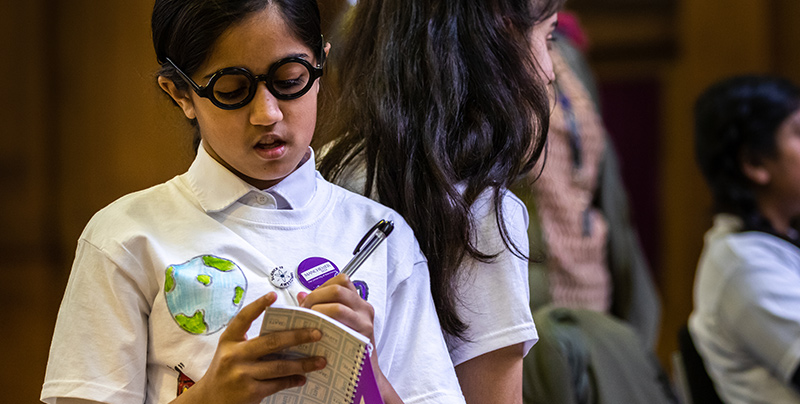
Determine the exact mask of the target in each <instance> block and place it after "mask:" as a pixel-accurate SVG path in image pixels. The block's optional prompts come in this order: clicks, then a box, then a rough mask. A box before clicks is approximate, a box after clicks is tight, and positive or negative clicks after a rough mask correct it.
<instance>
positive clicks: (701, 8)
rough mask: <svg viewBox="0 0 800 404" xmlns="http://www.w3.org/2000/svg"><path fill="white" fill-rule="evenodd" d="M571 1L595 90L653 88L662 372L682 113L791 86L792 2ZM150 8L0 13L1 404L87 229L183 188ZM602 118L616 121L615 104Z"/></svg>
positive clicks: (22, 374)
mask: <svg viewBox="0 0 800 404" xmlns="http://www.w3.org/2000/svg"><path fill="white" fill-rule="evenodd" d="M570 1H571V2H572V3H570V2H568V5H570V4H574V6H575V8H576V10H577V11H579V13H580V16H581V18H582V19H583V21H584V22H585V24H586V28H587V31H589V35H590V38H592V40H593V48H592V51H591V52H592V53H591V61H592V62H593V64H594V66H595V67H596V72H597V75H598V80H599V82H600V84H601V86H606V87H605V88H626V89H631V88H636V86H635V85H634V86H632V87H625V86H623V87H613V86H615V85H620V84H626V83H633V84H637V83H642V82H646V83H651V84H652V83H655V88H657V89H658V91H657V92H655V93H654V94H655V97H657V99H655V100H652V99H651V100H650V101H651V102H652V105H653V106H654V107H653V108H654V109H655V112H656V116H655V118H654V119H652V120H651V121H650V127H654V128H655V129H654V130H653V133H640V134H639V136H642V137H647V136H651V137H652V139H650V141H649V143H648V144H651V145H652V147H653V149H652V150H654V151H655V152H654V153H655V156H656V159H655V163H654V164H655V168H654V169H653V173H654V174H653V178H651V179H650V181H651V183H652V184H655V186H654V187H653V189H655V191H652V192H651V191H647V193H649V194H652V193H653V192H655V193H657V195H656V197H654V198H652V200H654V201H655V202H653V203H651V204H650V205H645V206H634V209H636V211H637V212H639V213H640V214H643V215H647V216H649V217H651V218H654V221H653V223H655V225H653V226H650V227H649V228H647V229H642V232H643V233H647V234H650V235H651V236H652V239H653V240H656V242H657V244H656V247H655V249H656V250H657V254H656V255H657V256H658V257H659V258H658V260H657V262H654V267H656V268H657V271H658V273H657V276H658V280H659V283H660V288H661V293H662V297H663V300H664V324H663V332H662V340H661V344H660V347H659V353H660V354H661V357H662V359H666V358H667V357H668V353H669V352H670V351H671V350H673V349H674V345H675V344H674V343H673V341H674V338H673V336H674V332H675V331H676V329H677V327H678V326H679V325H680V324H682V323H683V322H685V320H686V317H687V316H688V313H689V311H690V310H691V281H692V278H693V274H694V266H695V263H696V260H697V257H698V254H699V251H700V248H701V237H702V233H703V232H704V231H705V229H706V228H707V226H708V224H709V223H710V221H709V218H708V216H707V212H708V207H709V201H708V195H707V192H706V190H705V187H704V185H703V183H702V181H701V179H700V176H699V174H698V172H697V170H696V168H695V166H694V161H693V157H692V154H691V116H690V113H689V111H690V109H689V108H690V106H691V103H692V101H693V98H694V97H696V95H697V94H698V93H699V92H700V91H701V90H702V89H703V88H704V87H705V86H706V85H708V84H710V83H711V82H712V81H714V80H716V79H718V78H721V77H723V76H725V75H728V74H732V73H737V72H744V71H762V72H776V73H781V74H785V75H787V76H789V77H791V78H793V79H795V80H800V43H799V42H798V41H800V27H798V25H797V24H796V21H798V19H800V3H798V2H796V0H703V1H696V0H682V1H667V0H649V1H646V0H638V1H637V0H604V1H603V2H598V1H597V0H583V1H581V0H574V1H573V0H570ZM596 3H603V4H604V5H606V3H607V4H609V5H615V4H616V5H617V6H616V7H599V6H598V5H594V6H592V4H596ZM151 7H152V1H145V2H135V1H134V2H98V1H89V0H72V1H69V2H66V1H55V0H28V1H24V2H11V1H8V2H4V3H3V5H2V6H0V54H2V55H3V57H2V58H0V94H2V95H3V97H2V101H0V102H2V108H0V122H2V125H3V130H2V136H0V168H1V169H0V189H2V190H3V195H4V198H1V199H0V204H1V205H0V223H2V225H0V229H2V232H0V252H2V254H3V255H4V257H6V258H5V259H3V260H2V263H0V271H1V272H0V274H2V276H3V278H4V280H5V282H2V283H1V284H2V286H1V287H2V289H1V290H0V299H2V300H0V302H2V304H3V305H4V306H5V307H6V308H10V310H7V312H10V313H11V315H10V316H7V317H6V318H9V319H10V323H6V326H4V327H3V328H4V332H3V333H2V336H1V337H0V361H2V363H3V366H2V370H0V391H3V392H4V399H5V401H7V402H15V403H33V402H36V401H37V398H38V394H39V390H40V388H41V383H42V378H43V375H44V366H45V362H46V358H47V349H48V346H49V338H50V333H51V332H52V327H53V324H54V321H55V316H56V311H57V308H58V304H59V302H60V299H61V294H62V293H63V288H64V286H65V282H66V276H67V274H68V271H69V265H70V262H71V260H72V258H73V253H74V248H75V240H76V239H77V237H78V235H79V234H80V231H81V229H82V228H83V226H84V225H85V224H86V222H87V221H88V220H89V218H90V217H91V215H92V214H93V213H94V212H95V211H97V210H98V209H100V208H101V207H103V206H105V205H106V204H108V203H109V202H111V201H113V200H114V199H116V198H118V197H119V196H121V195H123V194H125V193H128V192H131V191H134V190H138V189H142V188H144V187H147V186H149V185H153V184H156V183H159V182H163V181H165V180H167V179H169V178H170V177H172V176H174V175H176V174H178V173H181V172H182V171H184V170H185V169H186V168H187V167H188V163H189V161H190V159H191V155H192V152H191V150H189V133H188V129H187V125H186V124H185V122H184V121H183V118H182V115H181V114H180V112H179V111H178V110H177V109H174V108H171V107H170V103H169V101H168V100H167V99H166V98H165V97H164V96H163V95H162V94H160V92H159V91H158V89H157V87H156V84H155V82H154V77H153V72H154V71H155V69H156V67H157V66H156V62H155V57H154V55H153V51H152V49H151V47H152V46H151V44H150V33H149V13H150V10H151ZM650 97H651V98H652V97H653V96H652V95H651V96H650ZM606 107H607V108H612V107H613V108H622V109H621V110H620V109H618V110H616V111H617V112H616V113H617V114H624V108H625V105H624V104H620V103H618V102H614V103H613V104H609V105H606ZM619 111H623V112H619ZM618 116H619V115H618ZM623 116H624V115H623ZM626 164H627V163H626V161H623V165H624V166H625V165H626ZM628 168H629V169H630V168H632V169H633V170H636V167H628ZM648 189H649V188H648ZM629 191H630V192H631V193H632V194H634V195H636V192H637V190H636V189H631V190H629ZM650 196H651V197H652V196H653V195H650ZM645 199H647V198H645Z"/></svg>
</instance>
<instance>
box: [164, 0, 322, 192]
mask: <svg viewBox="0 0 800 404" xmlns="http://www.w3.org/2000/svg"><path fill="white" fill-rule="evenodd" d="M317 54H318V52H314V51H312V49H309V48H308V47H307V46H306V45H305V44H304V43H303V42H302V41H301V40H300V39H298V38H297V37H296V36H295V35H294V34H293V33H292V32H291V31H290V30H289V28H288V26H287V25H286V23H285V22H284V20H283V16H282V14H281V13H280V11H279V10H278V9H277V8H276V7H275V6H273V5H270V6H267V7H266V8H264V9H263V10H261V11H258V12H255V13H253V14H251V15H250V16H248V17H247V18H245V19H244V20H243V21H241V22H239V23H238V24H236V25H233V26H231V27H230V28H228V30H227V31H225V32H224V33H223V34H222V35H221V36H220V37H219V38H218V39H217V41H216V43H215V44H214V47H213V51H212V53H211V54H210V55H209V57H208V60H206V62H205V63H203V65H202V66H201V67H200V68H199V69H198V70H197V71H196V72H195V73H194V74H193V75H192V79H193V80H194V81H195V82H196V83H198V84H199V85H201V86H203V85H205V84H206V83H207V82H208V79H209V77H210V76H211V75H212V74H213V73H214V72H217V71H219V70H220V69H223V68H226V67H243V68H245V69H247V70H249V71H251V72H252V73H253V74H254V75H260V74H266V73H267V71H268V70H269V68H270V66H271V65H272V64H273V63H275V62H278V61H279V60H281V59H284V58H287V57H292V56H294V57H301V58H303V59H306V60H307V61H309V62H310V63H311V64H312V65H313V66H316V65H317V60H316V58H315V55H317ZM160 82H161V85H162V87H165V85H167V87H169V85H168V84H165V83H164V82H162V80H161V79H160ZM170 84H171V82H170ZM172 88H173V91H174V86H172ZM165 90H167V92H169V93H170V94H171V95H172V94H173V93H172V92H171V91H170V90H169V89H167V88H165ZM318 92H319V81H317V82H315V83H314V85H313V87H312V88H311V90H310V91H309V92H308V93H306V94H305V95H303V96H302V97H300V98H297V99H294V100H286V101H284V100H278V99H276V98H275V96H273V95H272V94H271V93H270V92H269V90H267V87H266V85H265V84H264V82H258V90H257V91H256V95H255V98H253V100H252V101H250V103H249V104H247V105H245V106H243V107H241V108H239V109H235V110H223V109H220V108H218V107H216V106H214V105H213V104H212V103H211V101H209V100H208V99H207V98H201V97H199V96H198V95H197V94H195V93H194V92H193V91H191V90H187V91H186V92H181V93H179V95H178V96H177V97H176V96H175V95H173V98H175V100H176V101H177V102H178V104H179V105H180V106H181V108H182V109H183V112H184V114H186V117H187V118H189V119H194V118H196V119H197V123H198V126H199V128H200V135H201V136H202V138H203V146H204V147H205V149H206V151H208V153H209V154H210V155H211V156H212V157H213V158H214V159H215V160H217V161H218V162H219V163H220V164H222V165H223V166H225V167H226V168H228V169H229V170H231V171H232V172H233V173H235V174H236V175H237V176H239V177H240V178H242V179H243V180H245V181H247V182H248V183H249V184H251V185H253V186H255V187H257V188H259V189H265V188H269V187H271V186H273V185H275V184H277V183H279V182H280V181H281V180H282V179H283V178H285V177H286V176H287V175H289V174H291V173H292V172H293V171H294V170H295V169H296V168H297V167H298V165H300V163H301V162H303V161H304V158H305V156H306V153H307V152H308V150H309V148H308V146H309V144H310V143H311V138H312V136H313V134H314V127H315V125H316V117H317V94H318Z"/></svg>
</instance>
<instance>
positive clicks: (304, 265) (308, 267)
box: [297, 257, 339, 290]
mask: <svg viewBox="0 0 800 404" xmlns="http://www.w3.org/2000/svg"><path fill="white" fill-rule="evenodd" d="M338 274H339V268H336V265H335V264H334V263H333V262H331V261H330V260H328V259H325V258H322V257H311V258H306V259H304V260H303V262H301V263H300V265H299V266H298V267H297V279H299V280H300V283H301V284H302V285H303V286H305V287H307V288H308V289H310V290H314V289H316V288H318V287H320V286H322V284H323V283H325V282H327V281H328V279H331V278H333V277H334V276H336V275H338Z"/></svg>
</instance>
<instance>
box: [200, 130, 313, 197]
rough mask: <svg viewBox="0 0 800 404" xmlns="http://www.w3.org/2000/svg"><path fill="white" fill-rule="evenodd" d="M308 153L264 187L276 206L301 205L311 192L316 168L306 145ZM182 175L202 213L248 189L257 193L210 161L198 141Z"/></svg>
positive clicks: (311, 151) (234, 175)
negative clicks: (298, 164)
mask: <svg viewBox="0 0 800 404" xmlns="http://www.w3.org/2000/svg"><path fill="white" fill-rule="evenodd" d="M308 153H309V154H308V155H307V157H308V158H307V159H306V161H305V162H303V163H302V164H301V165H300V167H299V168H298V169H297V170H295V171H294V172H292V173H291V174H289V175H288V176H286V178H284V179H283V181H281V182H279V183H278V184H276V185H274V186H272V187H270V188H268V189H266V190H264V191H266V192H268V193H270V194H272V195H273V196H274V197H275V199H276V200H278V206H279V208H281V209H297V208H301V207H303V206H305V205H306V204H307V203H308V202H309V201H310V200H311V197H312V196H313V195H314V192H315V191H316V169H315V168H314V151H313V149H311V147H309V148H308ZM309 162H310V163H309ZM185 178H186V180H187V182H188V185H189V187H190V188H191V189H192V191H193V192H194V194H195V196H196V197H197V200H198V202H199V203H200V206H202V208H203V210H205V211H206V212H218V211H221V210H224V209H226V208H228V207H229V206H231V205H233V204H234V203H235V202H236V201H238V200H239V199H241V198H242V197H244V196H245V195H247V194H248V193H249V192H253V191H254V192H261V191H259V190H258V189H256V188H255V187H253V186H252V185H250V184H248V183H247V182H245V181H244V180H242V179H241V178H239V177H237V176H236V174H234V173H233V172H231V171H230V170H228V169H227V168H225V167H224V166H223V165H222V164H220V163H219V162H218V161H216V160H214V158H213V157H211V156H210V155H209V154H208V152H206V150H205V148H204V147H203V145H202V143H201V144H200V146H199V147H198V148H197V157H195V159H194V162H192V165H191V167H189V171H187V172H186V174H185ZM283 202H285V203H283Z"/></svg>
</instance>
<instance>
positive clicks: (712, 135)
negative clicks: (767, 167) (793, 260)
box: [694, 75, 800, 243]
mask: <svg viewBox="0 0 800 404" xmlns="http://www.w3.org/2000/svg"><path fill="white" fill-rule="evenodd" d="M798 108H800V88H798V87H797V86H796V85H794V84H793V83H792V82H790V81H788V80H786V79H783V78H780V77H771V76H764V75H743V76H736V77H731V78H728V79H725V80H722V81H720V82H717V83H715V84H714V85H712V86H711V87H709V88H708V89H707V90H706V91H705V92H704V93H703V94H702V95H701V96H700V97H699V98H698V100H697V102H696V103H695V107H694V114H695V156H696V159H697V163H698V165H699V167H700V171H701V172H702V173H703V176H704V177H705V180H706V183H707V184H708V186H709V188H710V189H711V194H712V196H713V200H714V211H715V212H718V213H729V214H733V215H735V216H738V217H739V218H741V219H742V221H743V222H744V229H743V230H745V231H763V232H766V233H770V234H773V235H776V236H778V237H781V238H786V237H785V235H779V234H777V233H776V231H775V230H774V228H773V227H772V225H771V224H770V222H769V221H768V220H767V219H766V218H765V217H764V216H763V215H762V213H761V212H760V211H759V208H758V204H757V202H756V194H755V191H754V189H753V185H754V184H753V183H752V182H751V181H750V180H749V179H748V178H747V176H746V175H745V174H744V172H743V170H742V159H743V158H749V159H760V158H774V157H776V153H777V150H776V142H775V135H776V133H777V131H778V128H779V127H780V126H781V124H782V123H783V122H784V121H785V120H786V119H787V118H788V117H789V116H790V115H791V114H792V113H794V112H795V111H797V109H798ZM790 241H791V240H790ZM792 242H794V243H796V241H792Z"/></svg>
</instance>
